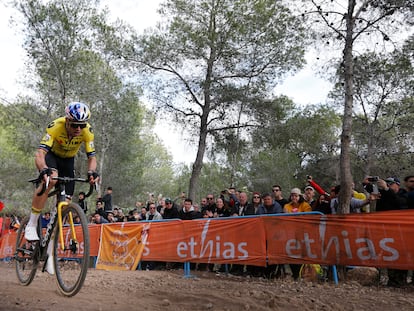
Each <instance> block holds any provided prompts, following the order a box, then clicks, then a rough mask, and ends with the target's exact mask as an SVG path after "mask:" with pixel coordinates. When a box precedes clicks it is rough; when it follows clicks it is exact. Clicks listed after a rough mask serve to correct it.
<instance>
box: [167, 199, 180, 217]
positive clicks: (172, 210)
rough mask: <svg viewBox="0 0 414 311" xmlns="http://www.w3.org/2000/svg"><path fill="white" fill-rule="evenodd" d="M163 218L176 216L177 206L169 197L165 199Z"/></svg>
mask: <svg viewBox="0 0 414 311" xmlns="http://www.w3.org/2000/svg"><path fill="white" fill-rule="evenodd" d="M163 218H164V219H173V218H179V217H178V208H177V206H176V205H175V204H174V202H173V201H172V200H171V199H170V198H166V199H165V208H164V213H163Z"/></svg>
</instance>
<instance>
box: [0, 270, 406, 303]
mask: <svg viewBox="0 0 414 311" xmlns="http://www.w3.org/2000/svg"><path fill="white" fill-rule="evenodd" d="M192 273H193V275H194V276H196V277H192V278H184V274H183V270H177V271H132V272H125V271H122V272H109V271H102V270H95V269H90V270H89V271H88V275H87V277H86V281H85V284H84V286H83V288H82V290H81V291H80V292H79V293H78V294H77V295H76V296H75V297H72V298H66V297H62V296H60V295H59V293H58V291H57V287H56V284H55V278H54V277H52V276H49V275H48V274H47V273H41V272H40V271H39V272H38V273H37V276H36V278H35V279H34V281H33V282H32V284H31V285H29V286H27V287H26V286H21V285H20V284H18V281H17V278H16V275H15V271H14V266H13V265H12V264H9V263H5V262H0V310H33V311H36V310H56V311H60V310H62V311H63V310H65V311H67V310H76V311H78V310H79V311H81V310H111V311H115V310H116V311H118V310H151V311H152V310H375V311H381V310H414V287H413V288H406V289H394V288H385V287H377V286H362V285H360V284H359V283H357V282H356V281H348V282H342V283H340V284H339V285H335V284H333V283H311V282H305V281H301V282H293V281H291V280H286V279H285V280H270V281H269V280H264V279H258V278H246V277H236V276H229V275H216V274H215V273H211V272H198V271H197V272H192Z"/></svg>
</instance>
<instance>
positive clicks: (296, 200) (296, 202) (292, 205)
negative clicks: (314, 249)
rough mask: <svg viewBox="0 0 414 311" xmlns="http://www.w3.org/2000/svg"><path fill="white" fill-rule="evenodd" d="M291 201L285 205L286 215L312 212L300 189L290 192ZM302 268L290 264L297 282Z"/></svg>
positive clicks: (298, 265)
mask: <svg viewBox="0 0 414 311" xmlns="http://www.w3.org/2000/svg"><path fill="white" fill-rule="evenodd" d="M309 187H310V186H309ZM305 189H306V188H305ZM312 189H313V188H312ZM313 192H315V190H313ZM289 199H290V201H289V203H287V204H285V206H284V208H283V210H284V212H285V213H302V212H311V211H312V208H311V206H310V205H309V203H308V202H306V201H305V199H304V197H303V195H302V193H301V192H300V189H299V188H293V189H292V190H290V197H289ZM301 266H302V265H300V264H289V267H290V270H291V271H292V277H293V279H294V280H295V281H296V280H297V279H298V278H299V273H300V268H301Z"/></svg>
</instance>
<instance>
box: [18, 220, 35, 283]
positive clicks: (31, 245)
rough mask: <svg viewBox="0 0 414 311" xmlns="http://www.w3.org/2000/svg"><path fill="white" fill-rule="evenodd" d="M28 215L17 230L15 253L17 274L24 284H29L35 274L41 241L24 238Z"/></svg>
mask: <svg viewBox="0 0 414 311" xmlns="http://www.w3.org/2000/svg"><path fill="white" fill-rule="evenodd" d="M28 221H29V218H28V217H26V218H25V219H24V220H23V221H22V222H21V223H20V227H19V230H18V231H17V238H16V251H15V253H14V262H15V264H16V274H17V278H18V279H19V282H20V283H21V284H22V285H29V284H30V283H31V282H32V281H33V279H34V277H35V275H36V270H37V265H38V262H39V261H38V259H39V256H38V252H39V242H38V241H36V242H29V241H26V239H25V238H24V232H25V230H26V225H27V222H28Z"/></svg>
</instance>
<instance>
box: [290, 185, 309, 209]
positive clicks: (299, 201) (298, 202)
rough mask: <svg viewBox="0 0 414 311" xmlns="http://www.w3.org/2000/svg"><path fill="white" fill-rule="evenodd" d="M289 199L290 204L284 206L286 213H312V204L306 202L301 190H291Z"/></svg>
mask: <svg viewBox="0 0 414 311" xmlns="http://www.w3.org/2000/svg"><path fill="white" fill-rule="evenodd" d="M309 187H310V186H309ZM312 189H313V188H312ZM289 198H290V201H289V203H287V204H285V206H284V212H285V213H302V212H311V211H312V208H311V206H310V204H309V203H308V202H306V201H305V198H304V197H303V195H302V193H301V192H300V189H299V188H293V189H292V190H290V197H289Z"/></svg>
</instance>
